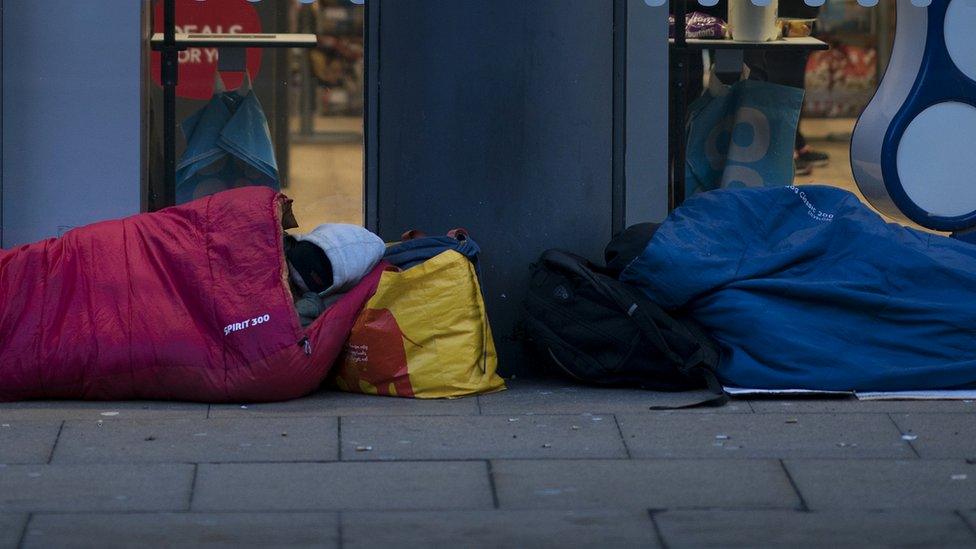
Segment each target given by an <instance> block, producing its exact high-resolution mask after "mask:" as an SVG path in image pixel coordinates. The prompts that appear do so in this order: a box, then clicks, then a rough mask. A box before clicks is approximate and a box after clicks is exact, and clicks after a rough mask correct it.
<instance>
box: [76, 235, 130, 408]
mask: <svg viewBox="0 0 976 549" xmlns="http://www.w3.org/2000/svg"><path fill="white" fill-rule="evenodd" d="M121 224H122V257H123V258H124V260H125V273H126V277H125V284H126V286H125V287H126V298H127V299H126V315H127V316H126V322H125V327H126V331H127V332H128V333H127V335H126V339H127V340H128V342H129V349H128V351H129V386H130V387H131V388H132V392H133V393H134V394H136V395H138V394H140V393H141V391H140V390H139V388H138V387H136V383H135V380H136V366H135V364H134V360H135V357H134V356H133V354H132V276H131V274H130V273H132V265H131V263H130V261H129V259H130V258H129V226H128V223H127V220H125V219H123V220H122V222H121ZM96 363H97V361H96ZM85 379H91V378H90V377H89V376H87V375H86V376H85ZM86 393H87V391H86Z"/></svg>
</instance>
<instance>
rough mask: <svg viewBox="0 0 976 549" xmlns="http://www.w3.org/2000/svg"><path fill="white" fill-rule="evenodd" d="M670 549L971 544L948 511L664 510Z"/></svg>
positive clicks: (660, 520) (658, 516)
mask: <svg viewBox="0 0 976 549" xmlns="http://www.w3.org/2000/svg"><path fill="white" fill-rule="evenodd" d="M654 520H655V521H656V522H657V525H658V528H659V529H660V531H661V536H662V537H663V538H664V541H665V543H667V544H668V547H672V548H681V547H689V548H691V547H694V548H697V547H722V548H725V547H784V548H785V547H810V548H814V547H879V548H880V547H973V545H974V544H976V537H974V536H973V533H972V531H970V530H969V528H968V527H967V526H966V524H965V523H964V522H963V521H962V519H961V518H960V517H959V516H958V515H956V514H955V513H953V512H952V511H887V512H871V511H826V512H813V513H809V512H800V511H780V510H770V511H666V512H663V513H655V515H654Z"/></svg>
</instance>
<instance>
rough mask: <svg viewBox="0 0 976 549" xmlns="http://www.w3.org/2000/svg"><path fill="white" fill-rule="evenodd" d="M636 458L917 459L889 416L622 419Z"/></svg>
mask: <svg viewBox="0 0 976 549" xmlns="http://www.w3.org/2000/svg"><path fill="white" fill-rule="evenodd" d="M617 419H618V421H619V422H620V427H621V430H622V432H623V436H624V440H625V441H626V443H627V446H628V447H629V448H630V453H631V455H632V456H633V457H636V458H733V459H735V458H786V457H803V458H882V457H885V458H914V457H916V456H915V453H914V452H913V451H912V448H911V446H909V444H908V442H906V441H904V440H902V438H901V432H900V431H899V430H898V427H896V426H895V424H894V423H892V422H891V420H890V419H889V418H888V416H887V415H885V414H802V415H801V414H797V415H793V416H790V415H783V414H748V415H746V414H683V415H682V414H636V415H627V414H622V415H618V416H617Z"/></svg>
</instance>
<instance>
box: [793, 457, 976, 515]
mask: <svg viewBox="0 0 976 549" xmlns="http://www.w3.org/2000/svg"><path fill="white" fill-rule="evenodd" d="M785 463H786V468H787V470H788V471H789V472H790V475H791V476H792V477H793V480H794V481H795V482H796V485H797V487H798V489H799V491H800V494H801V495H802V496H803V497H804V499H805V500H806V502H807V504H808V505H809V506H810V508H811V509H814V510H828V509H906V508H907V509H973V508H976V465H970V464H967V463H966V462H965V461H964V460H933V459H921V460H919V459H916V460H877V459H865V460H836V459H835V460H787V461H786V462H785Z"/></svg>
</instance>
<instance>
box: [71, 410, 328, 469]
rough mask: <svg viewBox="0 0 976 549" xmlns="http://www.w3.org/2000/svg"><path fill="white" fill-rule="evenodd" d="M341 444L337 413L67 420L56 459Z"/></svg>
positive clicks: (322, 448)
mask: <svg viewBox="0 0 976 549" xmlns="http://www.w3.org/2000/svg"><path fill="white" fill-rule="evenodd" d="M338 447H339V442H338V419H337V418H334V417H317V418H316V417H313V418H236V419H193V420H157V421H149V420H136V421H110V422H101V423H99V422H94V421H69V422H67V423H65V426H64V429H63V430H62V432H61V439H60V440H59V441H58V446H57V450H56V451H55V453H54V459H53V463H132V462H225V461H317V460H336V459H338V457H339V451H338Z"/></svg>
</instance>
